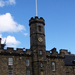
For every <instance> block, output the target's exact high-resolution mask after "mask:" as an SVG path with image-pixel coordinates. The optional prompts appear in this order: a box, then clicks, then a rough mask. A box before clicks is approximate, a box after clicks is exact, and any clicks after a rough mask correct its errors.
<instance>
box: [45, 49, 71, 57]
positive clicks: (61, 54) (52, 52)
mask: <svg viewBox="0 0 75 75" xmlns="http://www.w3.org/2000/svg"><path fill="white" fill-rule="evenodd" d="M70 54H71V53H70V52H68V50H65V49H60V52H59V53H58V52H57V50H56V48H53V49H51V50H50V51H46V56H47V57H50V58H52V57H53V58H64V57H65V55H70Z"/></svg>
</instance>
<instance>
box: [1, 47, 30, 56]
mask: <svg viewBox="0 0 75 75" xmlns="http://www.w3.org/2000/svg"><path fill="white" fill-rule="evenodd" d="M0 54H2V55H31V50H30V49H26V51H24V50H23V48H16V50H14V48H11V47H7V49H0Z"/></svg>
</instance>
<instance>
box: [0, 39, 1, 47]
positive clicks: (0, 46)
mask: <svg viewBox="0 0 75 75" xmlns="http://www.w3.org/2000/svg"><path fill="white" fill-rule="evenodd" d="M0 48H1V38H0Z"/></svg>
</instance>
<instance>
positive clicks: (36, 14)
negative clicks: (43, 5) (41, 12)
mask: <svg viewBox="0 0 75 75" xmlns="http://www.w3.org/2000/svg"><path fill="white" fill-rule="evenodd" d="M35 2H36V16H37V0H35Z"/></svg>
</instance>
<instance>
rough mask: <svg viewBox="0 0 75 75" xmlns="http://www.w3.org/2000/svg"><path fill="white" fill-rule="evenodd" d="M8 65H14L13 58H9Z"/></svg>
mask: <svg viewBox="0 0 75 75" xmlns="http://www.w3.org/2000/svg"><path fill="white" fill-rule="evenodd" d="M8 65H13V58H12V57H10V58H8Z"/></svg>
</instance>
